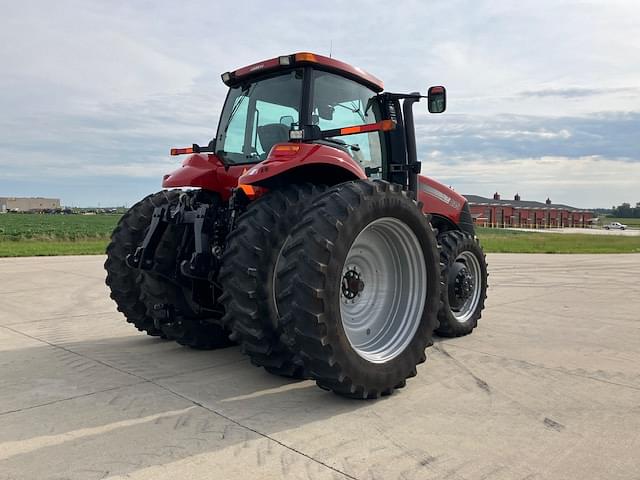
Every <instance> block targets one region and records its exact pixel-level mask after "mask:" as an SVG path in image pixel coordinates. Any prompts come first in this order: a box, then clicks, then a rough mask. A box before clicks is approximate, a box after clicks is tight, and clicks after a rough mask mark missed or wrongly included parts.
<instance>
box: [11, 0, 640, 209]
mask: <svg viewBox="0 0 640 480" xmlns="http://www.w3.org/2000/svg"><path fill="white" fill-rule="evenodd" d="M320 5H321V8H319V7H320ZM2 12H3V15H2V17H0V62H1V64H2V73H0V196H51V197H58V198H61V199H62V203H63V204H65V205H69V206H97V205H101V206H116V205H127V206H130V205H131V204H133V203H135V202H136V201H137V200H138V199H140V198H142V197H143V196H145V195H146V194H148V193H151V192H154V191H157V190H159V189H160V188H161V187H160V182H161V178H162V175H163V174H165V173H168V172H170V171H171V170H173V169H175V168H177V167H178V166H179V163H180V161H181V159H180V157H173V158H172V157H169V155H168V152H169V149H170V148H171V147H175V146H178V147H179V146H188V145H191V144H192V143H199V144H206V143H207V142H208V140H209V139H211V138H212V137H213V136H214V135H215V130H216V126H217V118H218V114H219V112H220V109H221V107H222V103H223V100H224V96H225V94H226V88H225V86H224V85H223V84H222V82H221V80H220V74H221V73H222V72H225V71H228V70H234V69H236V68H239V67H242V66H244V65H248V64H251V63H255V62H258V61H260V60H263V59H266V58H272V57H275V56H278V55H283V54H289V53H293V52H296V51H312V52H316V53H320V54H325V55H326V54H328V53H329V50H330V48H331V49H332V55H333V57H334V58H338V59H340V60H343V61H346V62H347V63H350V64H353V65H356V66H358V67H360V68H363V69H364V70H367V71H369V72H371V73H373V74H374V75H376V76H377V77H379V78H381V79H383V80H384V82H385V88H386V89H387V90H389V91H398V92H409V91H416V90H419V91H422V92H423V93H424V92H426V90H427V88H428V86H430V85H445V86H446V87H447V95H448V99H447V101H448V103H447V112H445V113H444V114H442V115H429V114H428V113H426V106H425V105H423V104H418V105H417V108H415V111H416V136H417V144H418V157H419V159H420V160H421V161H422V162H423V168H422V173H423V174H425V175H428V176H431V177H434V178H436V179H437V180H439V181H441V182H443V183H445V184H447V185H450V186H451V187H452V188H454V189H455V190H456V191H458V192H460V193H463V194H476V195H483V196H491V195H492V194H493V193H494V192H495V191H498V192H500V193H501V195H502V198H510V197H511V196H513V195H514V194H515V193H516V192H518V193H520V195H521V197H522V199H523V200H544V199H546V198H547V197H549V198H551V199H552V201H553V202H554V203H564V204H569V205H574V206H578V207H585V208H593V207H611V206H612V205H618V204H620V203H622V202H629V203H632V204H635V203H636V202H640V61H639V59H640V21H639V19H640V2H637V1H636V0H628V1H627V0H625V1H623V0H602V1H580V2H575V1H566V2H562V1H547V0H538V1H535V2H534V1H530V2H527V1H523V2H513V1H511V0H509V1H481V0H475V1H474V0H462V1H456V0H449V1H446V2H445V1H430V2H424V1H413V2H412V1H407V2H404V1H398V2H388V1H385V2H382V1H369V2H363V1H344V2H337V1H324V2H311V1H305V0H301V1H298V2H284V1H270V2H267V1H264V0H263V1H257V0H253V1H242V0H236V1H233V2H225V1H216V2H211V1H202V2H190V1H188V0H185V1H182V2H171V1H163V0H156V1H137V2H136V1H133V0H130V1H126V2H121V1H115V0H114V1H109V2H104V1H90V0H83V1H77V2H76V1H64V0H63V1H56V2H51V1H48V0H46V1H44V0H43V1H30V0H22V1H20V2H5V3H4V5H3V7H2Z"/></svg>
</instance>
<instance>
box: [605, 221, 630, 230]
mask: <svg viewBox="0 0 640 480" xmlns="http://www.w3.org/2000/svg"><path fill="white" fill-rule="evenodd" d="M626 228H627V226H626V225H624V224H622V223H620V222H611V223H608V224H606V225H605V226H604V229H605V230H611V229H614V230H625V229H626Z"/></svg>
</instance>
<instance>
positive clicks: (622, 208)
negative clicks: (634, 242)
mask: <svg viewBox="0 0 640 480" xmlns="http://www.w3.org/2000/svg"><path fill="white" fill-rule="evenodd" d="M611 210H612V211H611V213H612V215H613V216H614V217H620V218H640V202H637V203H636V206H635V207H632V206H631V204H630V203H623V204H622V205H618V206H617V207H615V206H614V207H613V208H612V209H611Z"/></svg>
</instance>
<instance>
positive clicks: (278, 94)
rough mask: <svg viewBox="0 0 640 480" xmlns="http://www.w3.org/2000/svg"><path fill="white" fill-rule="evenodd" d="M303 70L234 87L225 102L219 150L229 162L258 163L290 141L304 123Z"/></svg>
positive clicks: (217, 147) (219, 129) (219, 134)
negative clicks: (295, 128) (294, 126)
mask: <svg viewBox="0 0 640 480" xmlns="http://www.w3.org/2000/svg"><path fill="white" fill-rule="evenodd" d="M301 99H302V70H293V71H289V72H285V73H281V74H279V75H276V76H273V77H270V78H265V79H262V80H258V81H256V82H254V83H249V84H246V85H242V86H238V87H234V88H231V89H230V90H229V95H228V96H227V101H226V102H225V105H224V109H223V110H222V115H221V117H220V125H219V126H218V136H217V140H216V153H217V154H218V155H220V156H221V157H222V159H223V161H224V162H225V163H231V164H239V163H257V162H261V161H262V160H264V159H266V158H267V155H268V154H269V151H270V150H271V147H273V146H274V145H275V144H276V143H282V142H288V141H289V130H290V129H291V125H292V124H293V123H296V124H298V123H299V122H300V103H301Z"/></svg>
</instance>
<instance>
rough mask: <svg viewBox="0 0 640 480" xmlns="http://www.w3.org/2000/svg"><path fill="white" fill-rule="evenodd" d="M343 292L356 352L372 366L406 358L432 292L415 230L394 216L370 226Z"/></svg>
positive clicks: (350, 257) (346, 270)
mask: <svg viewBox="0 0 640 480" xmlns="http://www.w3.org/2000/svg"><path fill="white" fill-rule="evenodd" d="M360 282H362V283H361V284H360ZM339 288H340V317H341V321H342V327H343V329H344V332H345V334H346V336H347V338H348V340H349V343H350V344H351V347H352V348H353V349H354V350H355V352H356V353H357V354H358V355H360V356H361V357H362V358H364V359H366V360H368V361H369V362H372V363H385V362H388V361H390V360H392V359H393V358H395V357H397V356H398V355H400V354H401V353H402V352H403V351H404V350H405V349H406V348H407V346H408V345H409V344H410V343H411V341H412V340H413V338H414V336H415V334H416V331H417V330H418V327H419V325H420V321H421V319H422V313H423V310H424V304H425V301H426V297H427V288H428V285H427V267H426V263H425V259H424V254H423V251H422V246H421V244H420V241H419V240H418V238H417V236H416V235H415V233H414V232H413V230H411V228H409V226H408V225H407V224H405V223H404V222H402V221H401V220H398V219H397V218H393V217H383V218H380V219H378V220H375V221H373V222H371V223H370V224H369V225H367V226H366V227H365V228H364V229H363V230H362V231H361V232H360V234H359V235H358V236H357V237H356V239H355V240H354V242H353V244H352V245H351V248H350V250H349V253H348V254H347V258H346V261H345V263H344V265H343V268H342V276H341V278H340V286H339Z"/></svg>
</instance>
